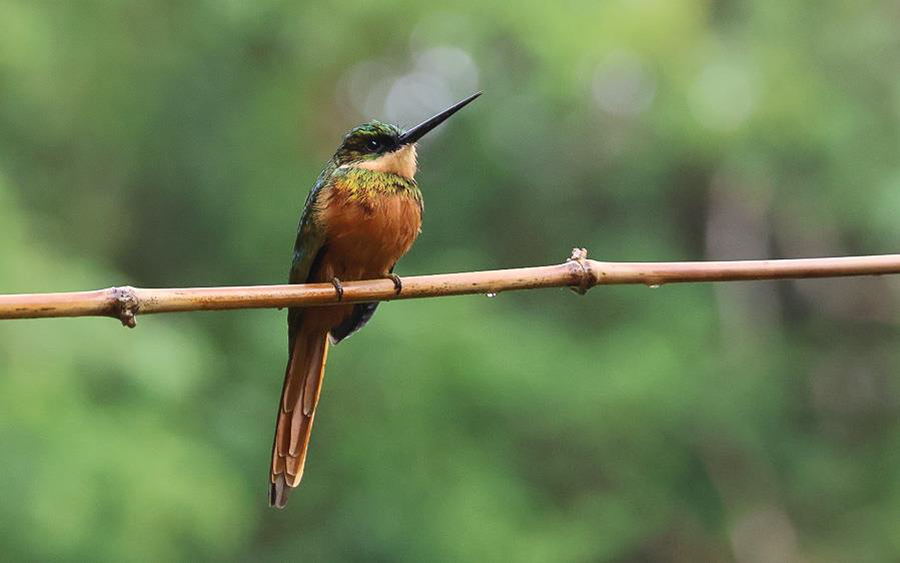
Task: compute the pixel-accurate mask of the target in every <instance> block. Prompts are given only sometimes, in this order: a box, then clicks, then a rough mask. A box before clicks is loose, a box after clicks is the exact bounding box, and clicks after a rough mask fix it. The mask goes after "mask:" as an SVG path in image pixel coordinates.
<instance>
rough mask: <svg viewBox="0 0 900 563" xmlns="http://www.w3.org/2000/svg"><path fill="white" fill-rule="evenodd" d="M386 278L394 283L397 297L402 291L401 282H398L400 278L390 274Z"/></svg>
mask: <svg viewBox="0 0 900 563" xmlns="http://www.w3.org/2000/svg"><path fill="white" fill-rule="evenodd" d="M387 277H389V278H391V281H392V282H394V289H395V290H397V295H400V292H401V291H403V282H402V281H400V276H398V275H397V274H395V273H393V272H391V273H390V274H388V275H387Z"/></svg>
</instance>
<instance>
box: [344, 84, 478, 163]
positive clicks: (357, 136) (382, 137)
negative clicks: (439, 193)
mask: <svg viewBox="0 0 900 563" xmlns="http://www.w3.org/2000/svg"><path fill="white" fill-rule="evenodd" d="M480 95H481V92H478V93H476V94H473V95H471V96H469V97H468V98H466V99H465V100H463V101H461V102H459V103H457V104H454V105H452V106H450V107H449V108H447V109H445V110H444V111H442V112H440V113H439V114H437V115H435V116H434V117H431V118H429V119H426V120H425V121H423V122H422V123H420V124H418V125H416V126H415V127H413V128H411V129H409V130H407V131H402V130H401V129H400V128H398V127H396V126H394V125H391V124H389V123H382V122H381V121H370V122H368V123H365V124H363V125H360V126H359V127H355V128H353V129H351V130H350V132H348V133H347V134H346V135H344V139H343V141H342V142H341V146H340V147H339V148H338V150H337V152H336V153H335V154H334V159H333V160H334V163H335V165H337V166H338V167H342V166H351V167H356V168H366V169H369V170H377V171H379V172H388V173H392V174H397V175H400V176H404V177H406V178H410V179H412V178H413V176H415V174H416V141H418V140H419V139H421V138H422V137H423V136H424V135H425V134H426V133H428V132H429V131H431V130H432V129H434V128H435V127H437V126H438V125H440V124H441V123H442V122H443V121H444V120H446V119H447V118H448V117H450V116H451V115H453V114H454V113H456V112H457V111H459V110H461V109H462V108H463V106H465V105H466V104H468V103H469V102H471V101H472V100H474V99H475V98H477V97H478V96H480Z"/></svg>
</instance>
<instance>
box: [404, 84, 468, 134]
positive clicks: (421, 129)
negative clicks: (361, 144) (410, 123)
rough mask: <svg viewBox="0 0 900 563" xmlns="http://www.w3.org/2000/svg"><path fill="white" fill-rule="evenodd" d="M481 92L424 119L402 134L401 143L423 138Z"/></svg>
mask: <svg viewBox="0 0 900 563" xmlns="http://www.w3.org/2000/svg"><path fill="white" fill-rule="evenodd" d="M481 94H482V92H476V93H474V94H472V95H471V96H469V97H468V98H466V99H465V100H463V101H461V102H459V103H457V104H454V105H452V106H450V107H449V108H447V109H445V110H444V111H442V112H441V113H439V114H437V115H435V116H434V117H430V118H428V119H426V120H425V121H423V122H422V123H419V124H418V125H416V126H415V127H413V128H412V129H410V130H409V131H406V132H405V133H403V134H402V135H400V144H401V145H408V144H410V143H415V142H416V141H418V140H419V139H421V138H422V137H423V136H424V135H425V133H428V132H429V131H431V130H432V129H434V128H435V127H437V126H438V125H440V124H441V123H443V122H444V120H445V119H447V118H448V117H450V116H451V115H453V114H454V113H456V112H458V111H459V110H461V109H462V108H463V107H464V106H465V105H466V104H468V103H469V102H471V101H472V100H474V99H475V98H477V97H478V96H480V95H481Z"/></svg>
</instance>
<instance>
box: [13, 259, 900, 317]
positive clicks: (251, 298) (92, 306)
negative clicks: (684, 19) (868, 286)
mask: <svg viewBox="0 0 900 563" xmlns="http://www.w3.org/2000/svg"><path fill="white" fill-rule="evenodd" d="M883 274H900V254H884V255H880V256H848V257H839V258H834V257H830V258H803V259H793V260H736V261H726V262H598V261H596V260H588V259H587V251H586V250H584V249H583V248H580V249H579V248H576V249H574V250H573V252H572V256H571V257H570V258H569V259H568V260H567V261H566V262H563V263H562V264H556V265H553V266H538V267H532V268H515V269H510V270H488V271H483V272H463V273H458V274H434V275H427V276H411V277H408V278H403V279H402V289H401V290H400V291H399V292H398V291H397V290H396V288H395V286H394V282H393V281H392V280H390V279H376V280H366V281H350V282H345V283H344V284H343V297H342V299H340V300H339V299H338V295H337V292H336V290H335V288H334V286H333V285H331V284H324V283H317V284H303V285H257V286H244V287H240V286H238V287H200V288H181V289H178V288H176V289H144V288H136V287H130V286H122V287H111V288H108V289H100V290H96V291H75V292H69V293H33V294H18V295H0V319H34V318H46V317H87V316H106V317H113V318H117V319H119V320H121V321H122V324H124V325H126V326H129V327H134V326H135V316H136V315H137V314H142V315H146V314H150V313H173V312H180V311H213V310H225V309H260V308H272V307H277V308H283V307H306V306H313V305H333V304H335V303H339V302H340V303H360V302H366V301H387V300H394V299H417V298H421V297H438V296H446V295H466V294H475V293H483V294H496V293H500V292H503V291H516V290H521V289H537V288H542V287H569V288H571V289H573V290H575V291H577V292H578V293H581V294H584V293H586V292H587V290H589V289H590V288H592V287H594V286H595V285H611V284H644V285H648V286H651V287H654V286H660V285H663V284H667V283H687V282H718V281H746V280H775V279H788V278H828V277H842V276H869V275H883Z"/></svg>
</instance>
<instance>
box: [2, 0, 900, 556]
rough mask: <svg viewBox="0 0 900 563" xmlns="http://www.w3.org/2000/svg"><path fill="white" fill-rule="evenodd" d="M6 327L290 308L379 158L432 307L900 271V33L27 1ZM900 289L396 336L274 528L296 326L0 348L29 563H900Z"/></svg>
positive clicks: (52, 328)
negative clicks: (197, 290)
mask: <svg viewBox="0 0 900 563" xmlns="http://www.w3.org/2000/svg"><path fill="white" fill-rule="evenodd" d="M0 22H2V33H0V292H4V293H10V292H30V291H62V290H76V289H89V288H98V287H108V286H111V285H116V284H126V283H128V284H133V285H141V286H159V287H165V286H190V285H228V284H257V283H280V282H282V281H284V280H285V279H286V275H287V270H288V267H289V261H290V256H291V248H292V244H293V239H294V233H295V229H296V224H297V218H298V216H299V213H300V210H301V207H302V204H303V201H304V198H305V197H306V193H307V191H308V189H309V187H310V186H311V185H312V183H313V181H314V180H315V177H316V175H317V174H318V171H319V170H320V168H321V166H322V165H323V163H324V162H325V160H326V159H327V158H328V157H329V156H330V155H331V153H332V151H333V150H334V149H335V147H336V146H337V144H338V142H339V140H340V136H341V135H342V134H343V132H344V131H346V130H347V129H348V128H350V127H352V126H354V125H356V124H358V123H360V122H362V121H365V120H368V119H370V118H373V117H377V118H380V119H383V120H391V121H394V122H397V123H399V124H400V125H403V126H409V125H411V124H414V123H415V122H417V121H419V120H421V119H422V118H424V117H427V116H429V115H431V114H432V113H434V112H435V111H437V110H439V109H442V108H443V107H445V106H446V105H448V104H449V103H450V102H453V101H455V100H457V99H460V98H461V97H463V96H465V95H467V94H469V93H471V92H473V91H475V90H478V89H484V90H485V95H484V96H483V97H482V98H481V99H479V100H478V102H476V103H475V104H473V105H472V106H471V107H469V108H466V110H465V111H464V112H462V113H460V114H459V116H457V117H454V118H453V119H452V120H451V121H449V122H448V123H447V124H446V125H445V126H443V127H441V129H440V130H439V131H437V132H435V133H434V134H433V135H430V136H429V137H428V138H427V139H426V141H425V142H423V143H422V144H421V146H420V156H421V158H420V168H421V172H420V174H419V176H418V179H419V183H420V185H421V186H422V188H423V192H424V194H425V200H426V215H425V222H424V228H423V233H422V236H421V237H420V239H419V241H418V243H417V244H416V246H415V247H414V248H413V250H412V251H411V252H410V254H409V255H408V256H407V257H406V258H405V259H404V260H403V261H401V263H400V265H399V268H398V272H399V273H401V274H403V275H410V274H423V273H431V272H445V271H464V270H474V269H485V268H500V267H511V266H523V265H538V264H549V263H557V262H561V261H562V260H563V259H564V258H566V257H567V256H568V254H569V250H570V249H571V248H572V247H573V246H576V245H578V246H586V247H588V248H589V249H590V251H591V256H593V257H594V258H599V259H607V260H640V261H645V260H684V259H711V258H717V259H722V258H760V257H794V256H814V255H840V254H855V253H856V254H861V253H880V252H896V251H898V250H900V248H898V244H897V241H898V239H900V221H898V217H900V143H898V141H900V10H898V7H897V4H896V2H894V1H889V0H878V1H860V2H843V1H838V0H826V1H822V2H815V3H813V2H801V1H799V0H754V1H732V0H705V1H701V0H641V1H633V0H619V1H606V2H533V3H508V4H507V5H501V4H498V5H496V6H492V5H490V4H489V3H486V2H458V3H455V2H449V3H439V4H433V3H428V2H421V1H420V2H411V1H407V0H399V1H395V2H390V3H376V2H363V1H351V2H343V3H341V4H340V5H336V4H335V3H334V2H332V1H308V2H287V1H282V0H257V1H254V2H250V1H247V0H243V1H241V0H228V1H196V2H173V1H157V2H146V1H136V0H120V1H112V0H110V1H87V0H85V1H79V2H59V1H35V0H13V1H10V0H0ZM898 320H900V283H898V281H897V280H895V279H890V278H882V279H878V278H870V279H856V280H852V279H847V280H819V281H796V282H783V283H744V284H718V285H715V286H713V285H689V286H667V287H663V288H661V289H658V290H654V291H651V290H649V289H647V288H645V287H639V286H634V287H609V288H597V289H595V290H594V291H592V292H591V293H590V294H589V295H588V296H587V297H583V298H580V297H578V296H576V295H574V294H572V293H571V292H569V291H566V290H546V291H532V292H522V293H516V294H501V295H500V296H498V297H497V298H495V299H486V298H484V297H477V296H475V297H456V298H448V299H431V300H415V301H406V302H398V303H390V304H385V305H383V306H382V307H381V308H380V309H379V312H378V315H376V317H375V319H374V320H373V322H372V323H371V324H370V325H369V327H367V329H366V330H364V331H362V332H361V333H360V334H359V335H356V336H354V337H353V338H352V339H350V340H349V341H348V342H346V343H345V344H342V345H341V346H339V347H338V348H336V349H335V350H334V351H333V353H332V355H331V358H330V359H331V361H330V364H329V370H328V377H327V383H326V385H325V391H324V400H323V402H322V404H321V408H320V411H319V416H318V417H317V422H316V430H315V432H314V435H313V439H312V450H311V455H310V461H309V464H308V466H307V473H306V477H305V480H304V484H303V486H302V487H301V489H300V490H298V491H296V492H295V494H294V495H293V496H292V498H291V503H290V505H289V506H288V509H287V510H286V511H284V512H278V511H274V510H270V509H268V508H267V507H266V499H265V492H266V475H267V473H266V472H267V469H268V464H269V455H270V446H271V439H272V431H273V423H274V410H275V408H276V403H277V397H278V393H279V390H280V388H281V378H282V374H283V368H284V361H285V358H286V335H285V333H286V325H285V313H284V312H283V311H282V312H279V311H274V310H265V311H238V312H228V313H195V314H182V315H162V316H152V317H146V318H141V319H140V321H139V326H138V328H137V329H136V330H133V331H129V330H123V329H122V328H121V327H120V326H118V323H116V322H115V321H110V320H108V319H71V320H42V321H16V322H3V323H0V366H2V373H0V530H2V533H0V559H2V560H4V561H47V562H68V561H72V562H75V561H79V562H80V561H101V562H105V561H110V562H113V561H115V562H126V563H127V562H132V561H187V560H191V561H261V562H266V561H291V560H301V559H302V560H303V561H395V560H406V561H448V562H449V561H522V562H531V561H535V562H538V561H548V562H555V561H623V562H645V561H669V562H697V561H714V562H718V561H735V562H739V563H781V562H785V563H786V562H845V561H853V562H855V563H859V562H882V561H897V560H898V559H900V534H898V532H897V531H898V522H900V386H898V381H897V372H898V368H900V346H898V337H900V325H898Z"/></svg>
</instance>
